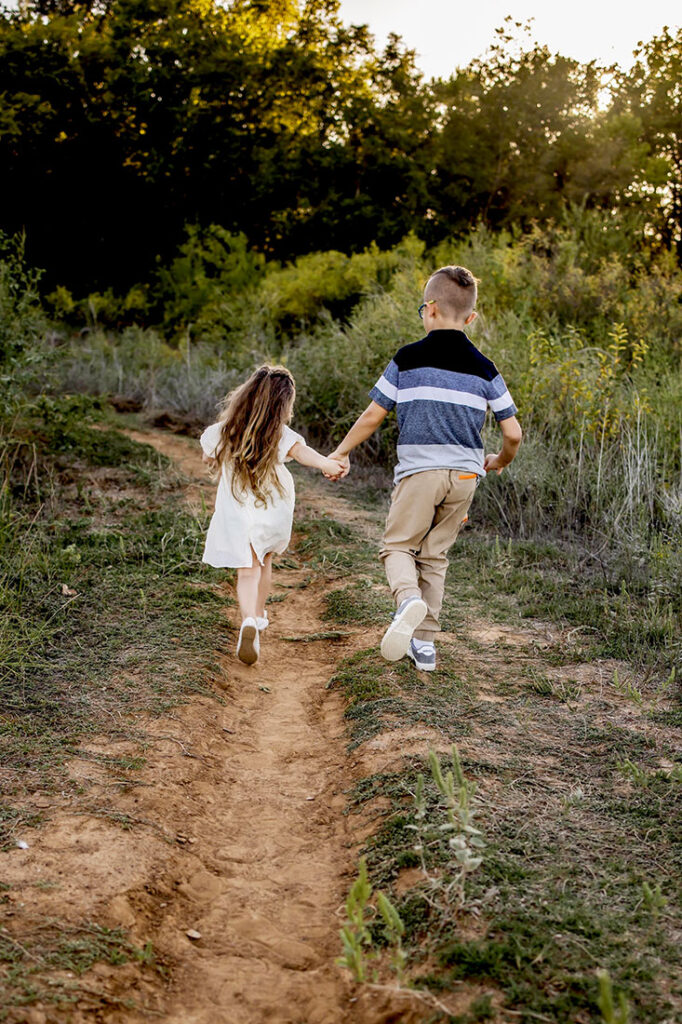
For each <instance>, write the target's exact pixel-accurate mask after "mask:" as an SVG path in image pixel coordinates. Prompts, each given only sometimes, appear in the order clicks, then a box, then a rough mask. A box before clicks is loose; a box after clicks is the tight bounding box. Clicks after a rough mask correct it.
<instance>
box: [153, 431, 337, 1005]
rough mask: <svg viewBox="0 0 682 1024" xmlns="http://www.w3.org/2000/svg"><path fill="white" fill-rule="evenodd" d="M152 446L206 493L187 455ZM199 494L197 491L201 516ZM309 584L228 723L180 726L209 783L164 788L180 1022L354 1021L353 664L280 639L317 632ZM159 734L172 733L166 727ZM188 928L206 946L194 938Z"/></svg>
mask: <svg viewBox="0 0 682 1024" xmlns="http://www.w3.org/2000/svg"><path fill="white" fill-rule="evenodd" d="M144 439H145V440H147V441H148V442H151V443H153V444H155V445H156V446H157V447H158V448H159V449H160V450H161V451H163V452H164V454H167V455H170V456H171V457H172V458H174V459H175V461H176V462H177V463H178V465H179V466H180V468H181V469H182V470H183V472H185V473H186V474H187V475H189V476H191V477H195V478H196V477H198V478H200V479H201V480H202V481H205V480H206V474H205V471H204V470H203V467H202V465H201V462H200V458H199V456H198V454H196V450H192V449H191V448H189V446H188V445H187V444H186V443H185V442H183V441H182V440H180V439H175V438H169V437H168V436H167V435H161V434H153V435H144ZM200 489H201V488H200V487H197V485H196V484H195V485H194V486H193V487H192V488H191V489H190V491H189V494H188V499H189V501H190V502H191V503H193V502H195V501H196V500H197V498H198V492H199V490H200ZM208 489H209V501H210V500H212V492H213V487H212V485H209V488H208ZM297 582H298V578H297V573H296V572H295V571H293V572H292V571H290V570H287V571H279V572H277V574H276V588H277V590H278V591H279V593H284V592H285V593H286V595H287V597H286V600H285V601H282V602H278V603H277V604H275V605H274V606H273V609H274V610H273V612H272V614H271V618H272V624H271V626H270V627H269V629H268V631H267V633H266V634H265V635H264V637H263V645H262V647H263V650H262V655H261V659H260V661H259V662H258V665H257V666H255V667H253V668H250V667H247V666H244V665H241V664H240V663H239V662H238V661H237V659H236V658H235V657H234V655H233V654H229V655H227V656H226V657H225V659H224V663H223V670H224V679H223V680H222V681H221V686H222V687H223V688H224V694H225V697H226V701H227V702H226V706H225V707H224V709H221V710H219V711H218V712H217V713H216V711H215V709H214V707H211V708H208V707H205V706H204V707H203V708H201V711H199V709H198V708H197V707H196V706H195V707H192V706H191V705H189V706H187V707H186V708H185V709H183V710H182V711H181V712H180V714H179V716H178V717H179V718H180V720H181V721H182V722H183V724H184V726H185V728H184V729H183V730H181V732H182V733H185V734H186V735H187V736H188V737H189V739H190V740H191V742H192V744H193V753H194V754H195V755H196V756H198V757H200V758H201V759H202V760H201V761H196V760H195V762H194V763H195V765H201V766H202V768H203V770H199V771H197V772H196V774H195V775H194V777H193V778H192V779H188V778H187V777H186V776H187V769H186V763H187V762H186V761H185V763H184V764H182V763H181V764H180V766H179V772H177V769H176V770H175V771H174V770H171V772H170V773H167V774H166V775H165V785H164V789H165V793H164V804H165V815H166V820H167V821H168V814H169V813H171V814H173V815H174V816H175V815H177V818H176V825H175V827H177V829H178V832H179V835H180V840H181V841H182V840H183V839H184V840H185V842H184V843H183V844H182V845H183V846H184V847H185V849H184V850H183V854H184V856H183V857H182V860H183V861H184V871H183V872H182V877H181V878H180V877H178V878H174V879H166V885H165V886H164V888H170V889H171V891H172V890H173V889H174V890H175V896H174V897H171V899H170V900H165V901H162V902H166V904H167V905H166V907H164V908H163V909H164V911H165V913H164V914H163V918H162V921H160V922H159V927H158V930H157V932H156V935H155V937H154V945H155V947H158V948H160V949H161V950H163V951H165V952H166V953H167V954H168V955H170V956H172V957H173V959H174V960H175V962H176V966H175V969H174V972H173V975H174V983H173V985H172V987H171V991H170V992H169V999H168V1001H167V1002H166V1005H165V1008H164V1009H165V1014H164V1015H165V1019H166V1020H167V1021H169V1022H177V1024H214V1022H218V1021H220V1022H225V1024H231V1022H235V1024H251V1022H253V1024H260V1022H261V1021H277V1022H282V1024H285V1022H289V1021H291V1022H292V1024H294V1022H299V1021H301V1022H303V1021H305V1022H307V1024H334V1022H336V1021H342V1020H348V1019H349V1018H350V1016H351V1004H349V1001H348V1000H349V992H350V986H349V985H348V983H347V981H346V979H345V978H344V977H343V975H342V972H341V971H340V970H339V968H338V967H337V966H335V964H334V958H335V956H336V955H337V954H338V952H339V940H338V927H339V919H338V916H337V912H338V910H339V908H340V906H342V904H343V900H344V897H345V893H346V890H347V888H348V878H347V874H348V871H349V870H350V868H351V867H352V858H351V852H350V851H349V849H348V836H347V834H346V822H345V818H344V816H343V808H344V806H345V796H344V793H343V790H344V788H346V787H347V785H348V780H347V778H346V777H345V763H346V755H345V738H344V727H343V719H342V716H343V707H342V703H341V698H340V697H339V696H337V695H336V694H335V693H334V691H328V690H325V683H326V682H327V680H328V679H329V677H330V676H331V674H332V672H333V669H334V666H335V664H336V663H337V662H338V658H339V656H340V652H339V649H338V645H337V646H336V648H332V647H330V646H329V645H325V644H323V643H312V644H301V643H298V644H293V643H291V642H288V641H286V640H283V639H282V637H286V636H291V635H292V634H301V633H311V632H314V631H315V630H316V629H318V628H320V623H319V619H318V615H319V608H320V606H321V604H322V593H320V592H316V591H315V589H314V588H307V589H300V588H297V587H296V583H297ZM197 711H199V720H197V717H196V716H197ZM206 712H208V715H206ZM202 719H203V720H202ZM157 728H160V729H161V728H162V729H163V730H164V731H165V732H166V731H167V723H166V724H161V723H160V724H159V725H158V726H157ZM176 738H178V739H180V742H182V737H176ZM175 760H177V759H175ZM160 767H162V765H158V766H157V770H158V768H160ZM176 772H177V774H176ZM139 799H141V800H144V799H145V797H144V795H143V796H142V797H141V798H139ZM178 812H179V813H178ZM169 881H170V886H168V882H169ZM168 895H170V893H168ZM190 929H192V930H194V931H196V932H198V933H199V934H200V935H201V938H200V939H195V940H192V939H190V938H188V937H187V934H186V932H187V931H188V930H190Z"/></svg>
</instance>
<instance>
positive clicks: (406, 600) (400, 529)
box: [330, 266, 521, 672]
mask: <svg viewBox="0 0 682 1024" xmlns="http://www.w3.org/2000/svg"><path fill="white" fill-rule="evenodd" d="M476 298H477V282H476V278H475V277H474V276H473V274H472V273H471V271H469V270H466V269H465V268H464V267H454V266H450V267H441V268H440V270H437V271H436V272H435V274H432V276H431V277H430V278H429V280H428V282H427V284H426V288H425V289H424V302H423V303H422V305H421V306H420V307H419V316H420V317H421V318H422V319H423V321H424V325H425V327H426V330H427V334H426V337H425V338H423V339H422V340H421V341H417V342H415V343H414V344H412V345H405V346H404V347H403V348H401V349H400V350H399V351H398V352H397V353H396V355H395V356H394V358H393V359H392V360H391V362H390V363H389V364H388V367H387V368H386V370H385V372H384V373H383V375H382V376H381V377H380V378H379V380H378V381H377V383H376V384H375V386H374V387H373V388H372V390H371V391H370V398H371V399H372V401H371V402H370V404H369V406H368V407H367V408H366V409H365V411H364V412H363V413H362V414H361V415H360V416H359V417H358V419H357V420H356V422H355V423H354V425H353V426H352V427H351V429H350V430H349V431H348V433H347V434H346V436H345V438H344V439H343V441H342V442H341V444H340V445H339V446H338V448H337V449H336V451H335V452H333V453H332V455H330V458H332V459H335V460H336V461H337V462H340V463H342V464H343V465H344V466H345V470H346V473H348V470H349V469H350V459H349V457H348V456H349V453H350V452H351V451H352V450H353V448H356V447H357V445H359V444H361V443H362V442H363V441H365V440H366V439H367V438H368V437H370V436H371V435H372V434H373V433H374V431H375V430H376V429H377V427H378V426H379V425H380V423H381V422H382V421H383V420H384V418H385V417H386V415H387V414H388V412H390V410H391V409H393V408H396V407H397V416H398V425H399V428H400V434H399V437H398V451H397V455H398V464H397V466H396V467H395V477H394V483H395V485H396V486H395V488H394V491H393V494H392V496H391V507H390V509H389V513H388V519H387V521H386V530H385V532H384V537H383V542H382V547H381V552H380V554H381V558H382V560H383V562H384V568H385V570H386V576H387V579H388V584H389V587H390V588H391V592H392V594H393V598H394V600H395V602H396V606H397V610H396V612H395V614H394V616H393V620H392V622H391V625H390V626H389V627H388V629H387V630H386V633H385V634H384V637H383V639H382V641H381V653H382V655H383V656H384V658H386V659H387V660H388V661H397V660H398V659H399V658H402V657H403V656H404V655H405V654H407V655H409V657H410V658H411V659H412V661H413V662H414V663H415V665H416V667H417V668H418V669H421V670H424V671H427V672H428V671H433V669H435V667H436V650H435V646H434V640H435V637H436V634H437V632H438V631H439V628H440V627H439V624H438V615H439V613H440V609H441V605H442V603H443V591H444V587H445V571H446V569H447V565H448V561H447V551H448V549H449V548H450V547H451V546H452V544H453V543H454V542H455V540H456V538H457V534H458V533H459V530H460V527H461V525H462V522H463V521H464V519H465V518H466V514H467V510H468V508H469V505H470V504H471V501H472V499H473V496H474V491H475V489H476V485H477V483H478V480H479V479H480V478H482V477H483V476H484V475H485V474H486V473H489V472H491V471H493V470H494V471H496V472H497V473H498V474H499V473H501V472H502V470H503V469H504V467H505V466H508V465H509V463H510V462H511V461H512V459H513V458H514V456H515V455H516V452H517V451H518V447H519V445H520V443H521V427H520V426H519V423H518V421H517V419H516V411H517V410H516V406H515V405H514V403H513V401H512V398H511V395H510V394H509V392H508V391H507V387H506V385H505V383H504V381H503V379H502V377H501V376H500V374H499V373H498V372H497V369H496V368H495V366H494V365H493V363H491V362H490V360H489V359H486V358H485V356H484V355H482V354H481V353H480V352H479V351H478V349H477V348H475V346H474V345H472V343H471V341H469V339H468V338H467V336H466V334H465V333H464V328H465V327H467V326H468V325H469V324H471V323H473V321H474V320H475V319H476V313H475V311H474V306H475V303H476ZM488 406H490V408H491V410H492V412H493V414H494V416H495V419H496V420H497V422H498V423H499V424H500V427H501V429H502V438H503V440H502V448H501V450H500V451H499V452H498V453H497V454H496V455H487V456H485V457H484V452H483V441H482V440H481V429H482V427H483V423H484V421H485V414H486V409H487V407H488ZM344 475H345V474H344Z"/></svg>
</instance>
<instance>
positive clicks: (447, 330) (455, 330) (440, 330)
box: [426, 327, 469, 341]
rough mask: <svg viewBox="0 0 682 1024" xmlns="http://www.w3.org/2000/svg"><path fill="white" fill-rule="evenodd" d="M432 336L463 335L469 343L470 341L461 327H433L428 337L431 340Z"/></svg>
mask: <svg viewBox="0 0 682 1024" xmlns="http://www.w3.org/2000/svg"><path fill="white" fill-rule="evenodd" d="M432 334H462V335H464V337H465V338H466V339H467V341H468V340H469V337H468V335H467V334H466V332H465V331H463V330H462V329H461V327H433V328H432V329H431V330H430V331H429V333H428V334H427V335H426V337H427V338H430V337H431V335H432Z"/></svg>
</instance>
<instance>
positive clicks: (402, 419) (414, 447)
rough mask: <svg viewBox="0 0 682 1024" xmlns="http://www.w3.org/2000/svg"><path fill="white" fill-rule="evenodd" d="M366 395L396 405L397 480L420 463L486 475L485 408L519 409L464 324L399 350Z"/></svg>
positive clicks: (498, 415)
mask: <svg viewBox="0 0 682 1024" xmlns="http://www.w3.org/2000/svg"><path fill="white" fill-rule="evenodd" d="M369 396H370V398H371V399H372V400H373V401H375V402H376V403H377V404H378V405H380V406H382V408H384V409H388V410H391V409H393V408H397V417H398V426H399V428H400V434H399V437H398V464H397V466H396V467H395V482H396V483H397V482H398V480H401V479H402V478H403V477H404V476H411V475H412V474H413V473H420V472H423V471H424V470H426V469H458V470H460V471H461V472H463V473H476V474H477V475H478V476H485V473H484V470H483V460H484V451H483V441H482V439H481V430H482V429H483V424H484V422H485V416H486V412H487V409H488V407H490V409H491V410H492V413H493V415H494V416H495V419H496V420H497V421H498V422H499V421H500V420H505V419H509V417H510V416H515V415H516V412H517V409H516V406H515V405H514V402H513V401H512V397H511V395H510V394H509V391H508V390H507V385H506V384H505V383H504V380H503V379H502V376H501V374H500V373H498V371H497V368H496V367H495V364H494V363H492V362H491V361H490V360H489V359H486V357H485V356H484V355H483V354H482V353H481V352H479V351H478V349H477V348H476V346H475V345H473V344H472V343H471V341H470V340H469V338H467V336H466V334H465V333H464V332H463V331H451V330H437V331H431V332H430V333H429V334H427V336H426V337H425V338H422V340H421V341H417V342H415V343H414V344H412V345H405V346H404V347H403V348H401V349H399V351H398V352H397V353H396V355H395V356H394V357H393V359H392V360H391V362H390V363H389V364H388V366H387V367H386V369H385V371H384V372H383V374H382V375H381V377H380V378H379V380H378V381H377V382H376V384H375V385H374V387H373V388H372V390H371V391H370V393H369Z"/></svg>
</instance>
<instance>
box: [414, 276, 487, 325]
mask: <svg viewBox="0 0 682 1024" xmlns="http://www.w3.org/2000/svg"><path fill="white" fill-rule="evenodd" d="M424 298H425V299H426V300H428V299H435V300H436V301H437V303H438V305H439V306H440V310H441V313H443V314H444V315H445V316H450V317H452V318H453V319H456V320H460V319H461V318H462V317H468V316H469V313H471V312H473V309H474V306H475V305H476V299H477V298H478V281H477V279H476V278H475V277H474V275H473V274H472V273H471V271H470V270H467V269H466V267H454V266H452V267H441V268H440V270H436V271H435V273H433V274H432V275H431V277H430V278H429V279H428V281H427V282H426V288H425V289H424Z"/></svg>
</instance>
